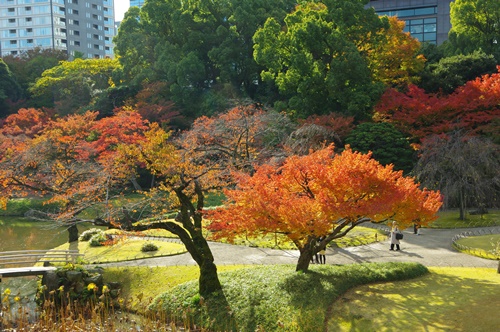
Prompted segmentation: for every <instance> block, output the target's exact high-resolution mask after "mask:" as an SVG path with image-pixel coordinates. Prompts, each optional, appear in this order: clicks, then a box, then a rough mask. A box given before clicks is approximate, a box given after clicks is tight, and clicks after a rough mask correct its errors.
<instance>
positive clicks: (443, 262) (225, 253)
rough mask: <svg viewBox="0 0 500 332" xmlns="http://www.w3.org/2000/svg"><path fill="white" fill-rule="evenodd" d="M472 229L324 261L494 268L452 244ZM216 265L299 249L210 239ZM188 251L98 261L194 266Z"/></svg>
mask: <svg viewBox="0 0 500 332" xmlns="http://www.w3.org/2000/svg"><path fill="white" fill-rule="evenodd" d="M469 230H472V231H478V230H480V229H479V228H474V229H422V230H421V235H415V234H413V230H412V229H407V230H405V231H404V239H403V240H401V251H389V241H388V240H384V241H381V242H375V243H372V244H368V245H363V246H358V247H350V248H328V249H327V253H326V263H327V264H353V263H366V262H417V263H421V264H422V265H425V266H461V267H487V268H495V269H496V268H497V266H498V261H495V260H488V259H483V258H479V257H475V256H471V255H468V254H463V253H460V252H458V251H456V250H455V249H453V248H452V246H451V239H452V237H453V236H454V235H456V234H460V233H463V232H466V231H469ZM210 248H211V249H212V252H213V255H214V257H215V264H216V265H233V264H294V265H295V264H296V263H297V259H298V257H299V252H298V250H280V249H264V248H251V247H247V246H238V245H230V244H223V243H217V242H210ZM195 264H196V263H195V261H194V260H193V259H192V258H191V256H190V254H189V253H184V254H180V255H175V256H168V257H157V258H148V259H142V260H136V261H128V262H117V263H108V264H100V265H103V266H172V265H174V266H175V265H195Z"/></svg>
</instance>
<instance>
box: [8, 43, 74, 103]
mask: <svg viewBox="0 0 500 332" xmlns="http://www.w3.org/2000/svg"><path fill="white" fill-rule="evenodd" d="M3 59H4V61H5V63H7V65H8V66H9V68H10V70H11V72H12V74H13V75H14V76H15V77H16V80H17V81H18V82H19V85H20V86H21V88H22V98H27V99H29V98H30V94H29V92H28V88H29V86H30V85H32V84H34V83H35V81H36V80H37V79H38V78H40V77H41V76H42V73H43V72H44V71H45V70H47V69H50V68H52V67H55V66H57V65H58V64H59V62H60V61H63V60H67V59H68V55H67V53H66V52H64V51H61V50H54V49H50V48H41V47H35V48H33V49H30V50H27V51H24V52H21V54H19V55H7V56H5V57H4V58H3ZM25 106H28V107H39V106H43V103H42V104H37V102H36V101H30V100H28V101H27V102H26V105H25Z"/></svg>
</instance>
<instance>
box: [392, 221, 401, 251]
mask: <svg viewBox="0 0 500 332" xmlns="http://www.w3.org/2000/svg"><path fill="white" fill-rule="evenodd" d="M397 234H401V232H400V230H399V228H398V224H397V223H396V222H395V221H393V222H392V228H391V249H390V250H394V245H396V250H401V248H400V247H399V244H400V243H399V239H398V238H397Z"/></svg>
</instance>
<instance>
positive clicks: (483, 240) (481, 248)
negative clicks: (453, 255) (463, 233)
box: [457, 234, 500, 259]
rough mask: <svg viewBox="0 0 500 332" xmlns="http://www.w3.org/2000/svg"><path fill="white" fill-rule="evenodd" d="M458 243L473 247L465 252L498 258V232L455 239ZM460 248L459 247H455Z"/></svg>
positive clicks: (499, 254) (499, 256) (499, 250)
mask: <svg viewBox="0 0 500 332" xmlns="http://www.w3.org/2000/svg"><path fill="white" fill-rule="evenodd" d="M457 243H458V244H460V245H463V246H466V247H469V248H473V250H472V251H466V253H467V254H471V255H474V256H479V257H483V258H489V259H500V234H492V235H481V236H471V237H467V238H463V239H459V240H458V241H457ZM457 249H458V250H460V248H457Z"/></svg>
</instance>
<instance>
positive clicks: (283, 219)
mask: <svg viewBox="0 0 500 332" xmlns="http://www.w3.org/2000/svg"><path fill="white" fill-rule="evenodd" d="M225 194H226V196H227V198H228V199H227V202H226V204H225V206H223V207H220V208H217V209H216V210H213V211H209V212H207V218H208V219H209V220H210V221H211V224H210V226H209V229H210V230H211V231H212V232H213V234H214V236H215V237H216V238H227V239H229V240H232V239H234V237H235V236H236V235H238V234H241V235H246V236H250V237H251V236H256V235H262V234H267V233H275V232H276V233H280V234H284V235H285V236H287V237H288V238H289V239H290V240H291V241H292V242H293V243H294V244H295V245H296V247H297V248H298V249H299V251H300V257H299V261H298V263H297V270H301V271H306V270H307V269H308V266H309V262H310V260H311V257H312V255H313V254H314V253H316V252H318V251H319V250H320V249H321V248H325V246H326V245H327V244H328V243H329V242H330V241H332V240H333V239H336V238H339V237H342V236H344V235H345V234H347V233H348V232H349V231H350V230H351V229H353V228H354V227H355V226H356V225H359V224H360V223H362V222H375V223H376V222H382V221H385V220H389V219H391V220H397V221H398V222H400V224H401V225H402V226H403V227H404V226H409V225H410V224H412V223H415V222H416V223H418V224H421V225H425V224H427V223H428V222H430V221H432V220H434V219H435V218H436V216H435V213H436V212H437V210H438V209H439V207H440V206H441V197H440V194H439V192H434V191H428V190H425V189H423V190H422V189H420V188H419V184H418V183H416V182H415V181H414V179H413V178H409V177H403V176H402V172H397V171H394V170H393V169H392V166H382V165H380V164H379V163H378V162H377V161H375V160H374V159H371V156H370V154H361V153H358V152H353V151H352V150H350V149H347V150H345V151H344V152H342V153H341V154H339V155H334V152H333V147H332V146H330V147H327V148H325V149H321V150H318V151H316V152H313V153H311V154H309V155H306V156H290V157H288V158H287V159H286V161H285V163H284V164H283V165H282V166H278V165H270V164H266V165H262V166H260V167H259V168H257V171H256V172H255V173H254V174H253V175H248V174H239V175H238V186H237V187H236V188H235V189H228V190H226V191H225ZM318 240H320V241H321V242H320V244H319V245H317V241H318Z"/></svg>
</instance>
